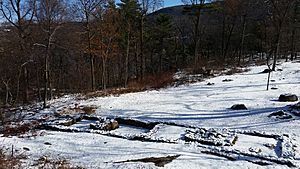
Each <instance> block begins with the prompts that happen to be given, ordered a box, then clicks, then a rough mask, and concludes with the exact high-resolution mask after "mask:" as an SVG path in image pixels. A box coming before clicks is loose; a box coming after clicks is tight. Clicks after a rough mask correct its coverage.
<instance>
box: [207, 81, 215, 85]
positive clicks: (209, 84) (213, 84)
mask: <svg viewBox="0 0 300 169" xmlns="http://www.w3.org/2000/svg"><path fill="white" fill-rule="evenodd" d="M207 85H208V86H212V85H215V84H214V83H210V82H208V83H207Z"/></svg>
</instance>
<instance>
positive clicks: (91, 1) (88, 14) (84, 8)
mask: <svg viewBox="0 0 300 169" xmlns="http://www.w3.org/2000/svg"><path fill="white" fill-rule="evenodd" d="M105 3H106V0H77V3H76V9H78V11H79V15H80V18H81V20H82V21H83V23H84V27H85V32H84V34H85V35H86V36H85V41H86V42H87V44H86V45H85V46H84V51H86V53H87V54H88V55H89V57H90V69H91V70H90V71H91V89H92V90H95V63H94V62H95V56H94V55H93V53H92V46H91V41H92V40H93V37H94V32H93V27H92V22H93V20H94V19H95V15H97V9H98V10H99V7H101V5H103V4H105Z"/></svg>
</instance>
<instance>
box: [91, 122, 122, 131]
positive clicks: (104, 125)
mask: <svg viewBox="0 0 300 169" xmlns="http://www.w3.org/2000/svg"><path fill="white" fill-rule="evenodd" d="M117 128H119V123H118V122H117V121H116V120H106V121H105V122H98V123H96V124H90V129H94V130H106V131H111V130H115V129H117Z"/></svg>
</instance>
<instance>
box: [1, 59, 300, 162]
mask: <svg viewBox="0 0 300 169" xmlns="http://www.w3.org/2000/svg"><path fill="white" fill-rule="evenodd" d="M266 68H267V67H266V66H253V67H250V71H248V72H244V73H241V74H235V75H230V76H218V77H215V78H211V79H207V80H205V81H203V82H199V83H194V84H190V85H183V86H179V87H170V88H167V89H162V90H159V91H146V92H139V93H130V94H124V95H121V96H118V97H117V96H110V97H101V98H92V99H88V100H77V99H76V97H75V96H65V97H63V98H60V99H56V100H53V101H52V104H51V108H49V109H48V110H43V111H40V112H39V113H38V114H33V115H32V117H31V116H28V118H38V117H41V116H45V115H48V114H53V113H55V112H57V111H59V110H62V109H64V108H66V107H74V106H75V104H78V105H79V106H93V107H96V108H97V109H96V112H95V115H97V116H101V117H110V118H114V117H122V118H131V119H136V120H139V121H145V122H162V123H165V124H166V123H170V122H172V123H174V124H178V125H181V127H180V126H174V125H165V124H159V125H157V126H156V127H154V128H153V129H152V130H151V131H148V130H146V129H143V128H138V127H132V126H120V128H119V129H117V130H114V131H112V132H111V133H113V134H115V135H118V134H121V135H122V136H126V137H127V136H128V135H134V134H137V135H143V134H145V133H149V132H150V133H151V132H152V133H151V134H149V135H147V137H149V139H150V140H159V139H162V140H168V141H171V143H157V142H152V141H149V142H148V141H144V142H142V141H136V140H129V139H125V137H123V138H116V137H110V136H105V135H102V134H99V133H97V132H80V133H70V132H56V131H47V130H41V131H39V132H42V133H43V134H42V135H41V136H36V137H29V138H28V137H27V138H26V137H25V138H19V137H0V143H1V145H2V146H3V147H6V148H10V147H11V145H14V148H15V149H17V150H19V151H22V152H23V153H25V154H26V155H28V159H26V160H24V162H25V163H27V164H28V165H32V164H34V163H35V160H37V159H38V158H40V157H41V156H49V157H52V158H54V159H55V158H59V157H61V158H66V159H69V160H70V162H71V163H72V164H75V165H79V166H83V167H85V168H289V167H288V166H287V165H281V164H277V163H274V162H271V163H270V164H269V165H266V166H262V165H258V164H254V163H253V161H252V162H249V161H251V158H252V157H251V155H254V156H261V157H264V158H270V159H276V160H286V159H288V160H291V161H292V162H293V163H294V164H295V165H296V167H297V168H299V167H300V155H299V154H300V117H299V116H295V115H293V114H291V115H292V119H276V118H270V117H268V115H270V114H271V113H272V112H275V111H278V110H286V109H287V106H288V105H291V104H295V103H297V102H279V101H278V97H279V95H280V94H283V93H293V94H296V95H297V96H300V63H292V62H285V63H282V64H280V65H279V66H278V68H280V69H282V71H276V72H272V73H271V84H270V88H277V89H270V90H269V91H267V90H266V82H267V74H262V73H260V72H262V71H263V70H264V69H266ZM224 79H231V80H232V81H228V82H223V80H224ZM208 82H210V83H214V85H207V83H208ZM234 104H245V105H246V107H247V108H248V110H231V109H230V107H231V106H232V105H234ZM88 123H89V122H88V121H81V122H80V123H77V124H75V125H73V126H71V127H73V128H85V127H86V124H88ZM182 126H187V127H182ZM188 126H193V127H196V128H197V127H198V128H205V129H209V128H214V129H220V130H223V129H225V128H226V129H228V131H230V132H231V133H234V134H235V136H237V141H236V143H235V144H234V145H233V146H221V147H217V146H209V145H201V143H187V142H185V141H184V140H183V139H182V138H183V137H184V134H185V132H186V130H187V129H188ZM154 130H156V131H154ZM251 131H257V132H260V133H264V132H265V133H268V134H271V135H272V134H274V135H279V136H281V138H280V139H275V138H266V137H259V136H251V135H249V134H244V133H247V132H251ZM45 143H47V144H45ZM48 143H50V144H48ZM290 146H294V147H290ZM24 147H26V148H29V151H28V149H26V150H27V151H25V150H24ZM281 147H282V148H281ZM289 147H290V148H291V149H293V152H292V153H294V154H293V155H292V156H289V155H287V156H285V155H284V154H285V153H289V152H290V150H289ZM212 149H217V150H218V151H219V152H220V151H221V150H222V151H223V149H224V150H226V151H227V150H228V151H230V152H231V154H230V155H237V154H239V152H241V154H243V153H244V154H246V156H242V157H240V158H237V159H238V160H236V161H231V160H228V159H227V158H224V157H221V156H217V155H214V154H208V153H203V152H204V150H205V151H206V150H212ZM236 152H238V153H236ZM169 155H180V156H179V157H178V158H177V159H175V160H173V161H172V162H170V163H168V164H166V165H164V167H158V166H155V165H154V163H144V162H124V161H127V160H133V159H142V158H149V157H165V156H169ZM248 155H250V156H248ZM267 161H268V160H267ZM269 162H270V161H269ZM32 168H34V166H32Z"/></svg>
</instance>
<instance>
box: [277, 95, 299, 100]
mask: <svg viewBox="0 0 300 169" xmlns="http://www.w3.org/2000/svg"><path fill="white" fill-rule="evenodd" d="M279 101H280V102H295V101H298V97H297V96H296V95H295V94H281V95H280V96H279Z"/></svg>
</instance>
